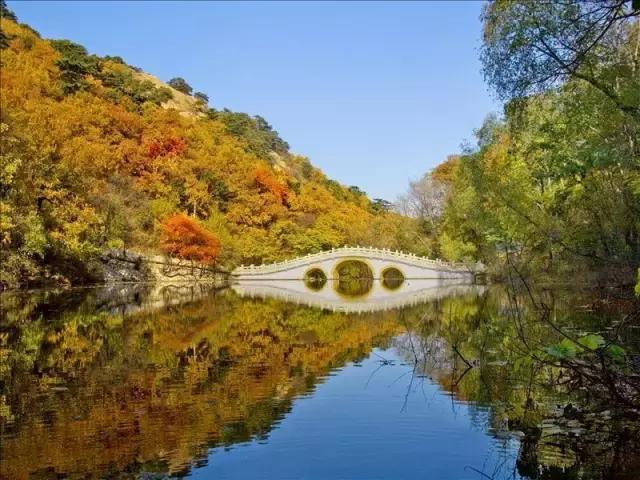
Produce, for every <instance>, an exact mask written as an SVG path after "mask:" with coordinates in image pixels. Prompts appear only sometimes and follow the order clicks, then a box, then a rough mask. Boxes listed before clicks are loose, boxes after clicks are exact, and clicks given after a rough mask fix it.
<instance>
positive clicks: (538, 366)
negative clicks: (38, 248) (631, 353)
mask: <svg viewBox="0 0 640 480" xmlns="http://www.w3.org/2000/svg"><path fill="white" fill-rule="evenodd" d="M414 283H415V282H414ZM293 287H294V286H293V285H292V284H283V285H278V284H274V285H271V286H270V287H269V288H265V286H262V287H261V288H258V289H256V288H253V289H252V287H251V286H250V285H248V286H247V285H244V286H242V287H236V288H235V289H233V288H229V289H221V290H220V289H214V288H212V287H208V286H206V285H195V286H180V287H152V286H144V285H136V286H118V287H109V288H106V287H105V288H93V289H78V290H67V291H37V292H29V293H5V294H3V296H2V297H0V299H1V300H2V318H1V324H0V395H1V396H0V420H1V430H0V440H1V441H0V467H1V470H0V476H1V477H2V478H3V479H4V478H6V479H12V480H13V479H16V480H20V479H28V478H37V479H53V478H56V479H57V478H144V479H160V478H174V477H186V476H191V477H194V478H216V479H223V478H230V479H232V478H233V479H252V478H256V479H260V478H265V479H298V478H305V479H327V478H345V479H404V478H411V479H414V478H421V479H422V478H424V479H461V480H462V479H483V478H484V479H486V478H491V479H507V478H509V479H577V478H581V479H587V478H588V479H592V478H593V479H605V478H607V479H611V478H615V479H629V480H631V479H636V480H637V478H639V477H638V476H637V475H638V472H639V471H640V440H639V438H640V437H639V436H638V428H637V427H638V424H637V421H635V420H634V419H630V417H629V416H628V410H629V409H628V408H624V407H621V406H620V405H622V404H623V403H625V402H626V403H628V399H627V397H625V396H624V395H626V390H625V391H624V392H623V393H620V391H618V390H616V389H617V387H611V389H608V388H607V385H608V384H609V385H612V383H611V382H612V381H613V380H611V379H610V378H609V377H607V378H605V380H603V382H602V386H601V385H600V383H599V380H598V378H595V377H593V376H591V377H588V376H586V375H587V373H585V372H583V371H582V370H580V368H578V367H576V368H575V369H573V370H572V369H568V368H562V367H560V366H558V365H557V364H555V363H553V362H551V361H548V362H545V361H539V360H540V356H541V355H542V354H541V353H540V352H543V351H549V352H551V353H553V351H552V350H548V347H543V345H549V344H551V343H552V340H553V341H555V340H557V338H556V336H557V330H558V329H559V328H562V329H564V330H565V331H567V332H572V333H576V332H580V334H583V333H585V332H592V333H593V332H596V333H606V332H607V331H608V329H610V328H612V327H611V326H615V325H617V324H619V322H620V321H621V319H622V318H623V313H622V310H624V309H623V308H619V307H618V306H616V307H615V308H610V305H611V301H610V299H609V300H608V301H607V302H599V303H597V304H596V303H595V302H594V300H593V298H592V294H581V293H571V294H569V293H566V292H562V293H559V292H557V291H542V292H540V297H537V298H540V299H543V300H544V302H545V303H544V304H545V305H546V306H548V308H549V309H551V311H552V312H553V316H552V318H553V323H551V322H547V321H546V320H545V319H547V318H549V317H544V318H545V319H541V317H540V316H539V311H540V309H539V308H538V307H539V305H538V306H536V304H535V303H533V301H530V300H529V299H528V298H527V295H525V294H523V293H520V292H514V291H511V290H510V289H509V288H507V287H501V286H495V287H490V288H489V287H484V286H462V285H431V284H425V285H415V284H414V285H413V288H412V290H411V295H407V296H406V297H397V299H396V300H395V301H393V299H385V301H384V302H380V301H376V299H375V298H368V299H362V298H360V299H358V298H353V299H351V298H348V297H345V298H344V301H343V303H342V304H340V305H336V304H332V305H331V306H330V307H326V306H325V307H324V308H323V307H322V304H314V300H313V289H309V294H307V295H306V296H305V295H301V294H300V292H304V289H302V288H298V287H299V285H297V284H296V285H295V288H293ZM292 292H293V293H292ZM295 292H298V293H295ZM387 293H388V292H387ZM541 301H542V300H541ZM367 304H368V305H369V306H370V307H371V308H368V309H367V308H365V307H366V305H367ZM363 305H364V306H363ZM594 305H596V306H594ZM625 335H626V337H625V338H627V340H628V343H626V344H625V348H627V349H628V348H630V347H629V345H631V347H632V348H635V347H637V346H638V338H637V336H638V331H637V329H630V330H629V331H627V330H625ZM589 338H590V337H589ZM543 348H547V350H543ZM577 361H578V360H576V362H577ZM580 362H582V363H579V364H577V365H582V364H585V365H586V363H585V362H586V360H580ZM585 368H587V367H586V366H585ZM603 371H604V370H603ZM606 372H608V370H607V371H606ZM607 375H608V374H607ZM603 376H606V375H605V374H603ZM585 378H590V380H589V381H585ZM581 382H582V383H581ZM607 382H609V383H607ZM625 388H626V387H625ZM612 392H613V393H612ZM608 395H612V396H613V397H615V399H617V400H611V399H610V397H609V396H608ZM631 395H632V396H631V397H630V398H632V399H633V398H635V397H633V395H634V394H633V393H632V394H631ZM623 400H624V402H623ZM609 402H610V403H609ZM619 404H620V405H619ZM621 412H622V413H621Z"/></svg>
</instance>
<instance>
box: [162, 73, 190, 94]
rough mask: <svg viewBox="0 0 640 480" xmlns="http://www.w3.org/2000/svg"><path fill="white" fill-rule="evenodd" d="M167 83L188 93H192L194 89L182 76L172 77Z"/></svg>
mask: <svg viewBox="0 0 640 480" xmlns="http://www.w3.org/2000/svg"><path fill="white" fill-rule="evenodd" d="M167 85H169V86H170V87H172V88H175V89H176V90H178V91H179V92H182V93H184V94H186V95H191V92H192V91H193V88H192V87H191V85H189V84H188V83H187V81H186V80H185V79H184V78H182V77H175V78H172V79H171V80H169V81H168V82H167Z"/></svg>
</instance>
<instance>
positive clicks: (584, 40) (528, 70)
mask: <svg viewBox="0 0 640 480" xmlns="http://www.w3.org/2000/svg"><path fill="white" fill-rule="evenodd" d="M639 3H640V2H638V1H637V0H635V1H634V2H631V1H629V0H588V1H585V0H565V1H562V2H559V1H558V2H554V1H545V2H542V1H540V2H533V1H529V0H496V1H494V2H491V3H489V4H487V6H486V7H485V9H484V11H483V14H482V19H483V21H484V46H483V49H482V55H481V59H482V62H483V66H484V74H485V77H486V78H487V80H488V81H489V82H490V83H491V84H492V85H493V86H494V87H495V89H496V91H497V92H498V94H499V95H500V97H502V98H503V99H511V98H517V97H523V96H527V95H530V94H532V93H539V92H541V91H544V90H546V89H548V88H549V87H554V86H557V85H559V84H560V83H562V82H564V81H566V80H567V79H569V78H574V79H580V80H583V81H585V82H587V83H589V84H590V85H591V86H593V87H594V88H596V89H598V90H599V91H600V92H602V93H603V94H604V95H606V96H607V97H608V98H609V99H610V100H611V101H613V102H614V103H615V104H616V105H617V107H618V108H620V109H621V110H623V111H625V112H626V113H628V114H630V115H633V116H634V117H636V118H640V109H639V108H638V106H637V105H634V104H633V98H634V97H635V95H633V93H632V92H633V91H637V88H638V84H637V81H636V82H634V83H633V84H626V85H625V84H622V85H621V84H619V83H618V82H619V81H620V79H619V78H617V79H616V78H615V77H616V76H615V75H614V76H612V75H611V70H612V69H617V68H619V67H620V66H621V65H620V64H621V63H625V62H628V58H625V56H620V55H618V53H620V48H621V47H622V46H623V45H625V44H626V43H627V42H628V41H629V40H630V38H629V32H630V28H631V26H632V24H633V23H634V22H636V19H637V17H638V15H640V5H639ZM636 28H637V26H636ZM636 35H637V32H636ZM637 61H638V59H637V47H636V58H635V62H636V63H637ZM629 96H630V97H632V98H629Z"/></svg>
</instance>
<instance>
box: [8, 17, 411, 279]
mask: <svg viewBox="0 0 640 480" xmlns="http://www.w3.org/2000/svg"><path fill="white" fill-rule="evenodd" d="M0 28H1V29H2V32H3V33H2V39H3V41H2V42H0V43H2V50H1V54H2V55H1V68H2V84H1V88H0V101H1V105H2V112H1V115H0V122H1V124H2V125H1V128H2V140H1V142H2V143H1V147H2V158H1V161H2V163H1V165H0V168H1V170H0V182H1V183H0V208H1V209H2V217H1V220H0V229H1V230H2V233H1V235H2V236H1V237H0V241H1V242H2V256H3V258H2V260H3V262H2V278H1V279H0V281H2V282H4V283H5V284H16V283H18V282H21V283H33V282H37V281H39V280H40V279H42V277H43V276H47V275H52V274H55V273H60V274H62V275H64V276H66V277H68V278H71V279H72V280H75V281H82V280H84V279H85V277H86V272H85V271H84V265H85V262H86V261H87V260H88V259H90V258H91V257H92V256H94V255H96V254H97V253H98V252H100V251H102V250H104V249H107V248H133V249H137V250H140V251H149V252H155V251H157V250H158V248H159V245H160V236H161V232H162V228H161V226H162V223H163V221H165V219H167V218H170V217H172V216H174V215H176V214H180V213H183V214H187V215H189V218H190V219H192V220H193V221H194V222H197V223H198V224H199V225H200V226H202V227H204V228H205V229H207V230H208V231H209V232H211V233H213V234H214V235H215V236H216V237H217V238H218V239H219V241H220V243H221V253H220V257H219V259H218V261H219V262H222V263H223V264H225V265H227V266H233V265H235V264H239V263H261V262H263V261H273V260H277V259H282V258H286V257H290V256H294V255H300V254H304V253H307V252H313V251H318V250H322V249H327V248H331V247H337V246H340V245H343V244H346V243H352V244H357V243H359V244H371V245H374V246H378V247H389V248H401V249H405V250H408V249H412V248H413V249H414V250H415V245H416V243H417V242H416V241H415V238H414V237H413V235H414V233H412V232H414V231H415V230H414V229H413V225H412V221H411V220H409V219H407V218H404V217H401V216H398V215H396V214H393V213H390V212H387V211H386V210H385V209H384V208H380V204H379V203H374V202H371V201H370V200H369V199H368V198H367V197H366V195H365V194H363V193H362V192H361V191H360V190H359V189H358V188H355V187H351V188H346V187H344V186H342V185H340V184H339V183H337V182H335V181H333V180H330V179H328V178H327V177H326V176H325V175H324V174H323V173H322V172H321V171H320V170H318V169H317V168H315V167H313V166H312V165H311V164H310V163H309V161H308V159H306V158H304V157H301V156H297V155H294V154H292V153H290V152H289V150H288V145H287V144H286V142H284V141H283V140H282V139H281V138H280V137H279V136H278V134H277V132H275V131H274V130H273V129H272V128H271V126H270V125H269V124H268V123H267V122H266V121H265V120H264V119H262V118H261V117H251V116H249V115H246V114H243V113H236V112H231V111H229V110H226V109H223V110H216V109H213V108H208V106H207V105H206V104H205V102H204V101H202V100H199V99H196V98H194V97H192V96H190V95H185V94H183V93H181V92H178V91H176V90H174V89H171V88H170V87H168V86H167V85H166V84H163V83H162V82H160V81H159V80H158V79H156V78H155V77H152V76H151V75H148V74H145V73H143V72H140V71H139V70H137V69H135V68H133V67H130V66H128V65H126V64H125V63H124V62H123V61H122V59H120V58H119V57H104V58H100V57H97V56H94V55H89V54H88V53H87V52H86V50H85V49H84V48H83V47H82V46H80V45H77V44H75V43H73V42H69V41H67V40H45V39H42V38H40V36H39V35H38V34H37V32H35V31H34V30H33V29H31V28H30V27H28V26H27V25H22V24H18V23H16V22H14V21H13V20H11V19H9V18H7V17H6V16H5V17H3V18H2V19H1V23H0Z"/></svg>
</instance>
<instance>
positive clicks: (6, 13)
mask: <svg viewBox="0 0 640 480" xmlns="http://www.w3.org/2000/svg"><path fill="white" fill-rule="evenodd" d="M0 18H6V19H7V20H13V21H14V22H17V21H18V17H16V14H15V13H13V11H12V10H11V9H10V8H9V7H7V2H6V1H5V0H0Z"/></svg>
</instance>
